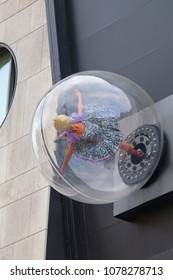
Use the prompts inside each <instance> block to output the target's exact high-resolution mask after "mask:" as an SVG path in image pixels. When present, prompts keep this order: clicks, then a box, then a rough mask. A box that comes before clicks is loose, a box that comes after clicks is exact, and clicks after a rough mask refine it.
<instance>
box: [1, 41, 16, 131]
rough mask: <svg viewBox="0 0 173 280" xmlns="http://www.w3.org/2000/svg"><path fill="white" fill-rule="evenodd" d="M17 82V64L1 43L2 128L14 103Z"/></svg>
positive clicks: (6, 47)
mask: <svg viewBox="0 0 173 280" xmlns="http://www.w3.org/2000/svg"><path fill="white" fill-rule="evenodd" d="M16 80H17V63H16V59H15V56H14V54H13V52H12V50H11V49H10V48H9V47H8V46H7V45H5V44H3V43H0V126H2V124H3V122H4V120H5V118H6V116H7V114H8V112H9V109H10V106H11V103H12V100H13V97H14V92H15V88H16Z"/></svg>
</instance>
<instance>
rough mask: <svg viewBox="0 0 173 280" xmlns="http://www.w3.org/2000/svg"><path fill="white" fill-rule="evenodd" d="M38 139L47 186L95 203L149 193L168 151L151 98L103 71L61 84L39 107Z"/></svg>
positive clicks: (35, 131)
mask: <svg viewBox="0 0 173 280" xmlns="http://www.w3.org/2000/svg"><path fill="white" fill-rule="evenodd" d="M59 115H61V116H62V117H60V119H57V118H59ZM64 121H65V125H64ZM31 134H32V144H33V150H34V153H35V156H36V159H37V161H38V166H39V167H40V170H41V172H42V174H43V175H44V177H45V178H46V180H47V181H48V183H49V184H50V185H51V186H52V187H53V188H55V189H56V190H57V191H58V192H60V193H61V194H63V195H65V196H67V197H69V198H71V199H74V200H77V201H81V202H85V203H92V204H105V203H110V202H114V201H116V200H119V199H121V198H122V197H124V196H127V195H129V194H131V193H132V192H134V191H136V190H138V189H139V188H141V187H142V186H144V184H145V183H146V182H147V181H148V179H149V178H150V177H151V175H152V174H153V172H154V170H155V169H156V167H157V165H158V162H159V160H160V157H161V153H162V146H163V130H162V125H161V121H160V117H159V115H158V113H157V110H156V108H155V105H154V103H153V101H152V99H151V98H150V96H149V95H148V94H147V93H146V92H145V91H144V90H143V89H142V88H141V87H139V86H138V85H137V84H135V83H134V82H132V81H131V80H129V79H127V78H125V77H123V76H120V75H117V74H113V73H109V72H103V71H86V72H80V73H76V74H74V75H72V76H69V77H68V78H66V79H64V80H61V81H60V82H59V83H57V84H55V85H54V86H53V87H52V88H51V89H50V90H49V91H48V92H47V93H46V94H45V95H44V97H43V98H42V100H41V102H40V103H39V104H38V106H37V108H36V111H35V114H34V118H33V123H32V132H31ZM126 146H127V147H126ZM124 147H125V148H124ZM67 151H68V154H67ZM65 158H66V159H67V158H68V159H67V161H66V167H65V170H64V172H62V166H63V164H64V160H65Z"/></svg>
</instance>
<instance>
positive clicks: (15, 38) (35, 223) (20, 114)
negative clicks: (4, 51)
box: [0, 0, 52, 260]
mask: <svg viewBox="0 0 173 280" xmlns="http://www.w3.org/2000/svg"><path fill="white" fill-rule="evenodd" d="M0 42H3V43H5V44H7V45H9V46H10V47H11V49H12V50H13V52H14V54H15V56H16V59H17V65H18V80H17V88H16V92H15V96H14V100H13V103H12V106H11V109H10V112H9V114H8V116H7V118H6V120H5V122H4V124H3V126H2V127H1V129H0V259H15V260H17V259H45V252H46V240H47V224H48V209H49V191H50V189H49V186H47V183H46V182H45V181H44V179H43V178H42V176H41V174H40V173H39V171H38V169H37V164H36V162H35V159H34V156H33V152H32V146H31V142H30V129H31V121H32V116H33V113H34V110H35V108H36V105H37V103H38V101H39V100H40V98H41V97H42V96H43V94H44V93H45V92H46V91H47V89H49V88H50V87H51V85H52V76H51V66H50V56H49V44H48V31H47V19H46V9H45V0H37V1H36V0H15V1H14V0H0Z"/></svg>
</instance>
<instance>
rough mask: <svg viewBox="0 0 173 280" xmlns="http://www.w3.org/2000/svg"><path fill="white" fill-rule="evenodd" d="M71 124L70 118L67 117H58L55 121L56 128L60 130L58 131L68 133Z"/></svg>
mask: <svg viewBox="0 0 173 280" xmlns="http://www.w3.org/2000/svg"><path fill="white" fill-rule="evenodd" d="M70 125H71V122H70V118H69V117H68V116H66V115H58V116H57V117H56V118H55V119H54V127H55V128H56V129H57V130H58V131H61V132H63V131H66V130H67V129H69V128H70Z"/></svg>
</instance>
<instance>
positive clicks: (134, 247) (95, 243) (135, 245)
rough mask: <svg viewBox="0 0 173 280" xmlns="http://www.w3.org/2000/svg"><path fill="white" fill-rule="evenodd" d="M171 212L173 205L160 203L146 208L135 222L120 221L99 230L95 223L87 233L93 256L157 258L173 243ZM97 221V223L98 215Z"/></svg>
mask: <svg viewBox="0 0 173 280" xmlns="http://www.w3.org/2000/svg"><path fill="white" fill-rule="evenodd" d="M86 207H89V206H86ZM96 208H97V206H96ZM168 213H169V214H168ZM98 215H99V213H98ZM100 215H102V218H103V219H105V218H106V217H104V212H103V211H102V212H100ZM172 216H173V206H172V205H169V206H168V205H167V206H162V205H161V206H160V209H157V210H154V209H153V210H152V211H148V212H145V213H143V215H140V216H139V217H138V218H137V219H135V220H134V221H133V222H126V221H121V222H120V223H117V224H115V225H110V226H109V227H108V226H107V227H105V228H104V227H103V228H102V229H100V230H95V228H94V227H93V232H90V233H89V234H88V247H89V257H90V259H115V260H116V259H147V258H156V256H157V255H159V254H161V253H162V252H163V251H168V250H171V249H172V247H173V245H172V235H173V225H172V223H171V221H170V219H171V217H172ZM95 224H96V225H97V219H95ZM153 256H154V257H153ZM166 256H167V259H169V258H170V259H171V257H172V255H171V254H167V255H166ZM166 256H165V258H166Z"/></svg>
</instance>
